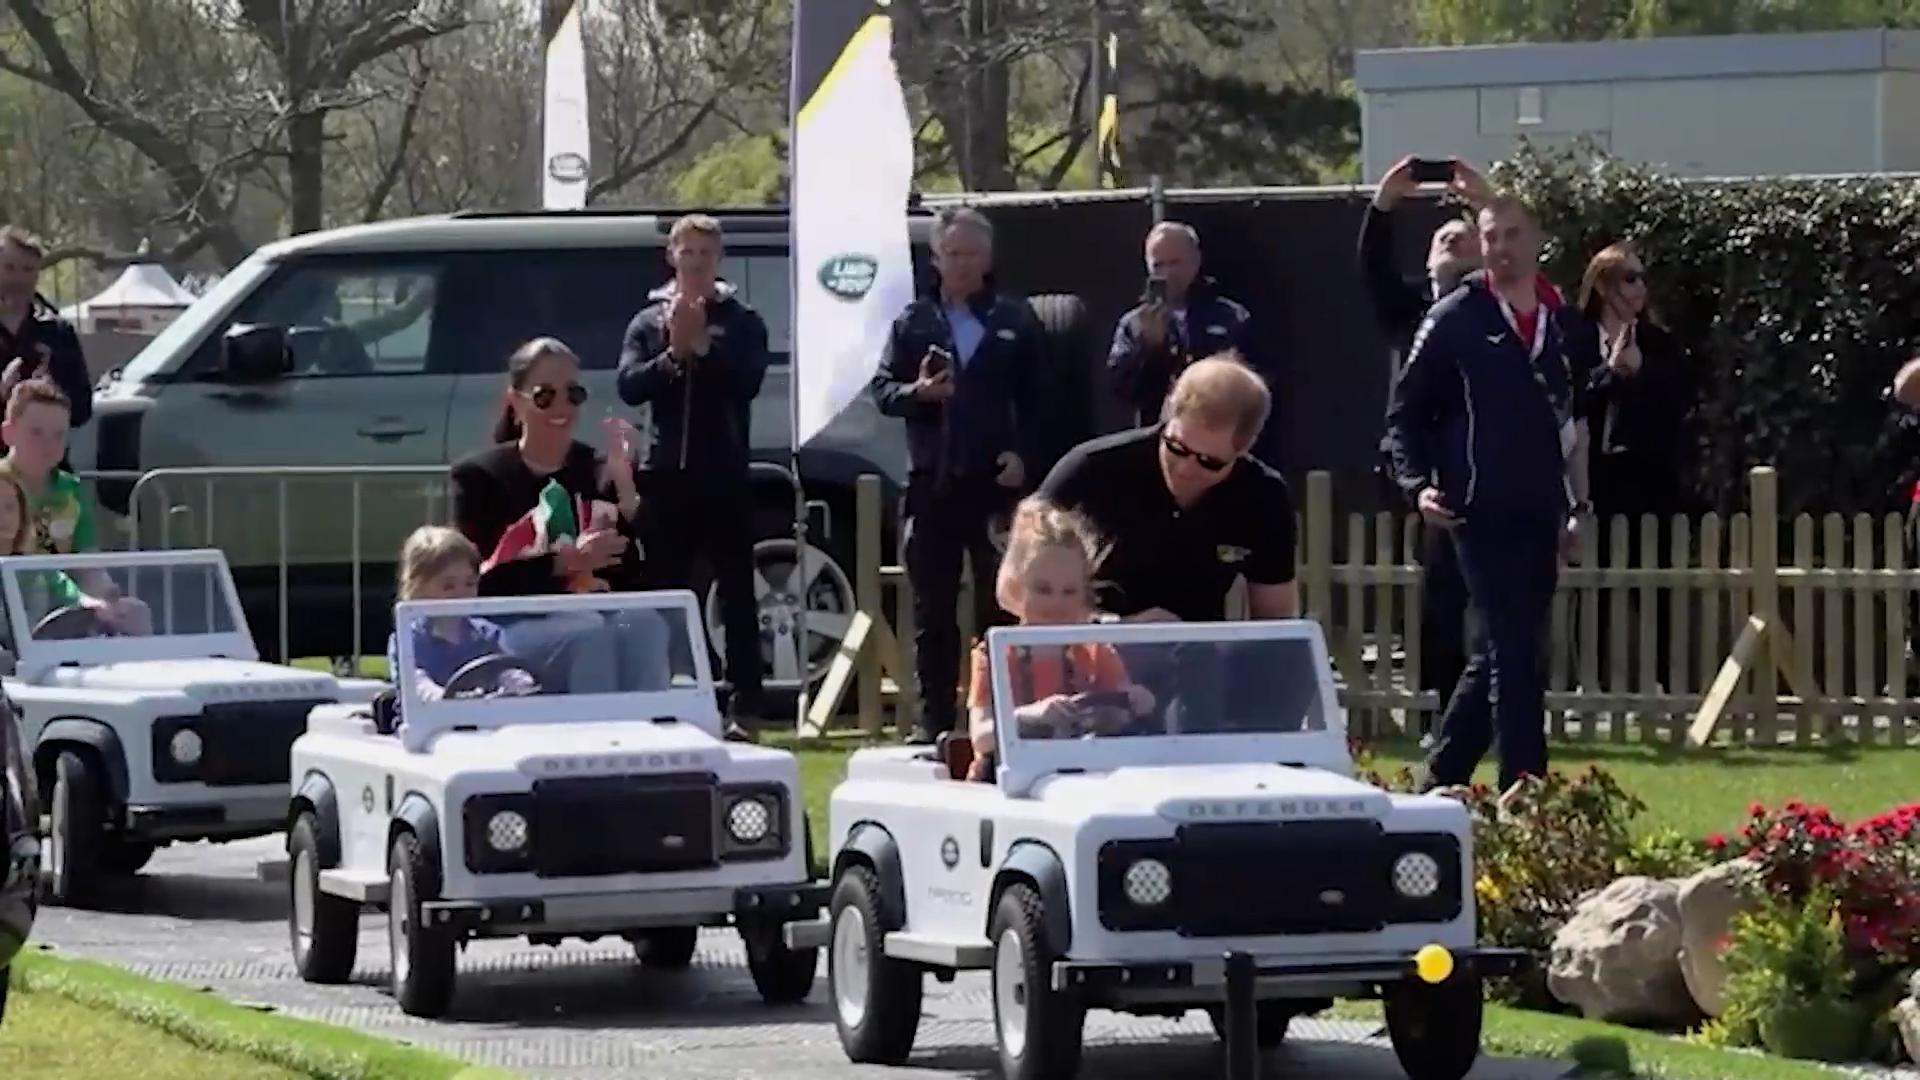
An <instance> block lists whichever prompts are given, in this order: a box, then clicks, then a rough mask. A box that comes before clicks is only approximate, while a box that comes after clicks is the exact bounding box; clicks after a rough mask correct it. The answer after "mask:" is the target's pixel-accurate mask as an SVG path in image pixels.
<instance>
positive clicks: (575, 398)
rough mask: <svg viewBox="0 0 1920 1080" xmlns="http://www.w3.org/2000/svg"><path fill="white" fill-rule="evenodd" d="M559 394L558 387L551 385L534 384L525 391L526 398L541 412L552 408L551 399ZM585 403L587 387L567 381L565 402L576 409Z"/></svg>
mask: <svg viewBox="0 0 1920 1080" xmlns="http://www.w3.org/2000/svg"><path fill="white" fill-rule="evenodd" d="M559 396H560V391H559V389H558V388H556V387H552V386H536V387H534V388H533V389H532V390H529V391H526V398H527V400H528V401H531V402H533V407H534V408H536V409H539V410H540V411H541V412H545V411H547V410H548V409H551V408H553V399H555V398H557V397H559ZM586 403H587V388H586V387H584V386H581V385H580V384H579V383H568V384H567V404H569V405H572V406H573V407H574V408H576V409H577V408H579V407H580V406H582V405H585V404H586Z"/></svg>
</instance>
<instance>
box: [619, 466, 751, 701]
mask: <svg viewBox="0 0 1920 1080" xmlns="http://www.w3.org/2000/svg"><path fill="white" fill-rule="evenodd" d="M646 485H647V486H646V487H645V488H644V489H643V491H644V494H645V498H646V500H647V502H648V504H649V509H650V513H651V516H652V519H653V524H652V527H651V528H650V529H649V530H648V535H647V553H646V555H647V557H646V577H647V579H648V581H649V582H650V583H651V584H652V585H653V586H654V587H657V588H666V589H690V588H693V586H694V566H695V564H696V563H697V562H698V561H699V560H701V559H703V558H704V559H705V560H706V563H707V566H708V567H709V568H710V569H711V570H712V571H713V579H714V584H715V585H716V586H718V587H719V591H720V621H721V624H722V626H723V627H724V628H725V629H726V632H727V642H726V678H727V681H728V682H730V683H732V684H733V703H732V707H733V711H734V712H736V713H752V712H753V711H754V710H757V709H758V708H759V707H760V704H761V700H760V699H761V680H762V664H763V663H764V661H763V660H762V658H761V655H760V601H759V598H758V597H756V596H754V594H753V542H754V535H753V499H752V496H751V494H750V492H749V488H748V485H747V478H746V477H745V476H744V475H742V476H741V477H739V478H738V479H737V480H736V479H734V478H732V477H728V478H725V479H718V480H716V479H715V478H713V477H707V476H696V475H689V474H687V473H682V472H671V473H652V474H650V475H648V476H647V477H646Z"/></svg>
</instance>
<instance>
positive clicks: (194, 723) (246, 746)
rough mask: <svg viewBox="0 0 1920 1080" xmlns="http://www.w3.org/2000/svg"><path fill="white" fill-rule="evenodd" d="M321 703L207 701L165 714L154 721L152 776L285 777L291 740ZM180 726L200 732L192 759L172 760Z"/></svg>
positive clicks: (230, 782) (209, 779) (203, 779)
mask: <svg viewBox="0 0 1920 1080" xmlns="http://www.w3.org/2000/svg"><path fill="white" fill-rule="evenodd" d="M325 703H326V702H325V700H324V699H322V700H313V701H235V702H223V703H220V704H217V705H209V706H207V707H206V708H205V709H204V710H202V711H201V713H200V715H198V716H173V717H166V718H164V719H162V720H160V721H158V722H156V723H155V724H154V726H153V759H152V760H153V773H154V779H155V780H158V781H160V782H162V783H180V782H189V781H198V782H200V783H203V784H207V785H210V786H212V787H236V786H241V785H246V784H284V783H287V781H288V778H289V776H290V775H291V773H290V769H291V766H290V764H289V755H290V753H291V751H292V749H293V742H294V740H295V739H298V738H299V737H300V736H301V735H302V734H303V733H304V732H305V731H306V730H307V714H308V713H310V712H312V711H313V708H314V706H316V705H323V704H325ZM181 730H192V731H193V732H194V733H195V734H197V735H199V736H200V746H201V750H200V758H199V760H198V761H196V762H194V763H193V764H191V765H186V764H182V763H180V762H178V761H175V760H174V759H173V756H172V755H171V753H169V751H168V746H169V745H170V743H171V741H172V739H173V736H174V734H175V733H176V732H179V731H181Z"/></svg>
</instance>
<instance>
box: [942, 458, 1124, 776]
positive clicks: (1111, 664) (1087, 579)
mask: <svg viewBox="0 0 1920 1080" xmlns="http://www.w3.org/2000/svg"><path fill="white" fill-rule="evenodd" d="M1095 548H1096V539H1095V537H1094V534H1093V530H1092V528H1091V527H1090V526H1089V525H1088V524H1087V522H1086V519H1085V518H1083V517H1081V516H1080V515H1079V514H1077V513H1074V512H1073V511H1071V510H1065V509H1062V508H1061V507H1058V506H1055V505H1054V504H1052V503H1050V502H1048V501H1046V500H1044V499H1042V498H1039V497H1038V496H1032V497H1029V498H1026V499H1023V500H1021V502H1020V505H1019V506H1018V507H1017V508H1015V510H1014V514H1013V526H1012V528H1011V530H1010V531H1009V533H1008V537H1007V553H1006V556H1005V558H1003V559H1002V560H1001V561H1000V574H999V579H998V581H997V582H996V583H995V588H994V596H995V599H997V600H998V601H999V602H1000V606H1001V608H1002V609H1004V610H1005V611H1006V612H1007V613H1009V614H1011V615H1012V616H1013V617H1014V618H1016V619H1018V620H1020V625H1022V626H1058V625H1071V624H1073V623H1084V622H1088V621H1089V620H1091V619H1092V618H1093V616H1094V606H1093V560H1094V551H1095ZM1014 674H1015V678H1014V694H1015V696H1016V697H1017V698H1019V699H1020V703H1019V704H1018V705H1016V707H1015V708H1014V710H1013V715H1014V718H1015V720H1017V721H1018V722H1019V724H1020V732H1021V734H1022V735H1023V736H1024V737H1028V738H1050V737H1054V736H1058V735H1064V734H1069V733H1071V732H1072V731H1073V730H1076V729H1077V728H1078V727H1080V726H1082V725H1083V724H1084V723H1085V722H1086V721H1087V720H1089V719H1091V718H1092V715H1093V712H1092V710H1090V709H1088V707H1087V706H1086V705H1085V704H1084V702H1085V699H1084V698H1083V697H1082V695H1085V694H1089V693H1101V692H1111V691H1120V692H1123V693H1125V695H1126V698H1127V704H1128V706H1129V708H1128V709H1127V710H1125V711H1126V712H1128V713H1130V714H1131V715H1132V716H1141V715H1145V714H1147V713H1150V712H1152V711H1153V706H1154V701H1153V695H1152V694H1151V693H1149V692H1148V691H1147V689H1146V688H1145V687H1143V686H1139V685H1136V684H1134V683H1132V682H1130V681H1129V680H1128V678H1127V670H1126V667H1125V666H1124V665H1123V664H1122V663H1121V662H1120V654H1119V653H1117V652H1115V651H1114V648H1113V646H1111V645H1107V644H1103V643H1098V642H1079V643H1075V644H1072V645H1067V646H1063V647H1060V648H1045V647H1034V648H1023V649H1022V650H1021V655H1020V656H1018V657H1017V658H1016V667H1015V672H1014ZM992 696H993V695H992V684H991V678H990V676H989V675H988V664H987V649H986V644H985V642H982V643H981V644H979V645H977V646H975V647H974V650H973V677H972V685H971V686H970V688H969V691H968V694H967V708H968V721H969V725H968V726H969V730H970V732H971V735H972V739H973V765H972V767H971V768H970V770H969V774H968V778H969V779H972V780H986V779H990V778H991V776H992V773H991V768H992V766H991V759H992V755H993V753H994V749H995V746H996V742H995V739H994V730H993V716H994V710H993V700H992Z"/></svg>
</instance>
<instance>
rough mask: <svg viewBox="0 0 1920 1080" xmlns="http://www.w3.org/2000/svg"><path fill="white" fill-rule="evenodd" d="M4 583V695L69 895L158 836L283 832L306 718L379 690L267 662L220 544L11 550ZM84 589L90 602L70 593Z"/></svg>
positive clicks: (48, 862)
mask: <svg viewBox="0 0 1920 1080" xmlns="http://www.w3.org/2000/svg"><path fill="white" fill-rule="evenodd" d="M0 581H3V582H4V594H5V595H4V600H5V605H6V618H5V620H4V623H5V636H6V645H7V646H8V657H7V661H8V663H10V664H11V667H12V670H11V673H10V674H9V675H8V677H7V679H6V692H7V695H8V696H9V697H11V698H12V699H13V702H14V705H15V707H16V708H17V710H18V712H19V715H20V720H21V726H22V728H23V729H24V731H25V735H26V744H27V746H28V747H30V748H31V754H32V761H33V766H34V770H35V773H36V775H37V776H38V778H39V784H40V791H41V796H42V804H43V807H44V808H45V812H46V813H47V814H48V815H49V819H48V823H47V843H46V844H45V846H44V848H43V852H42V863H43V865H42V870H43V872H42V875H41V880H42V885H43V888H44V890H45V892H46V894H47V896H48V898H49V899H50V900H53V901H55V902H58V903H65V904H73V903H81V902H84V901H85V900H86V899H87V898H88V897H89V895H90V894H91V893H92V892H93V890H94V888H95V886H96V885H98V884H99V882H100V879H101V877H102V875H107V874H131V873H134V872H136V871H138V870H139V869H140V868H141V867H142V866H144V865H146V862H147V860H148V859H149V858H151V857H152V855H153V852H154V849H155V847H156V846H159V845H163V844H168V843H172V842H173V841H176V840H238V839H242V838H245V837H249V836H260V835H263V834H267V833H273V832H277V831H279V830H280V829H281V828H282V827H284V825H285V823H286V799H287V790H288V786H287V780H288V775H287V752H288V749H289V748H290V747H291V746H292V745H293V741H294V739H296V738H297V737H299V735H300V733H301V732H302V731H304V730H305V729H306V724H307V713H308V712H310V711H312V709H313V707H314V706H315V705H317V704H319V703H322V702H331V701H338V700H341V699H342V698H343V697H351V696H355V695H358V696H360V697H364V698H370V697H371V696H372V694H373V693H374V692H376V690H377V689H378V685H379V684H377V683H369V682H366V681H362V680H343V679H336V678H334V677H333V676H331V675H328V674H326V673H324V672H314V671H303V670H300V669H298V668H291V667H283V666H281V665H278V664H267V663H262V662H260V659H259V653H258V652H257V651H256V650H255V648H254V643H253V636H252V634H250V633H248V631H247V624H246V617H245V615H244V614H242V612H241V609H240V604H239V601H238V599H237V597H236V594H235V592H234V588H233V580H232V577H231V576H230V575H229V573H228V571H227V563H226V557H225V556H223V555H222V554H221V553H220V552H218V551H165V552H129V553H116V554H95V555H35V556H20V557H14V558H6V559H0ZM76 590H82V591H84V592H85V594H86V595H87V597H89V599H83V600H81V601H80V602H77V603H76V602H71V601H73V600H75V598H76V597H78V596H79V595H80V594H79V592H77V591H76ZM101 599H111V600H112V607H111V608H110V609H104V610H103V608H102V607H101V606H100V604H99V603H98V602H97V601H98V600H101ZM120 614H124V615H125V616H126V617H125V618H116V616H117V615H120Z"/></svg>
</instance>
